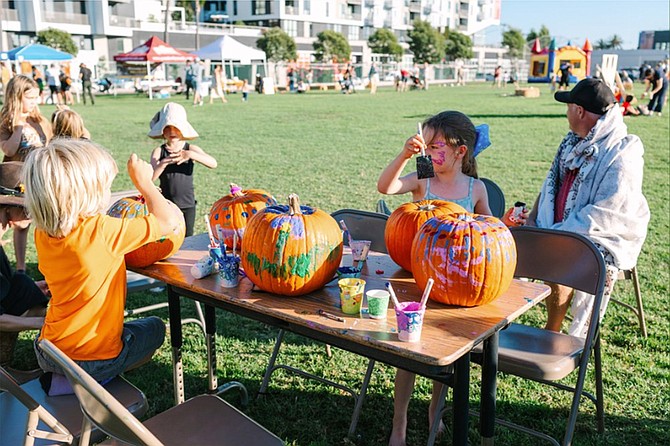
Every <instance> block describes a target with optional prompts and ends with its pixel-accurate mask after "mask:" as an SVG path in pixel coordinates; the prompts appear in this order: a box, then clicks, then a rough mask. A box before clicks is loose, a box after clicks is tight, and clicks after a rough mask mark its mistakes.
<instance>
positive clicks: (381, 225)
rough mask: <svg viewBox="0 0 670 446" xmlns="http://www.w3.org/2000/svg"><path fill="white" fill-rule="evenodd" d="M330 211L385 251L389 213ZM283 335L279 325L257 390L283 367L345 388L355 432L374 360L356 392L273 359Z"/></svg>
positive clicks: (351, 427)
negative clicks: (385, 232)
mask: <svg viewBox="0 0 670 446" xmlns="http://www.w3.org/2000/svg"><path fill="white" fill-rule="evenodd" d="M330 215H331V216H332V217H333V218H334V219H335V220H337V221H338V222H339V221H340V220H344V222H345V223H346V225H347V229H349V232H350V233H351V237H352V238H353V239H358V240H370V241H371V242H372V243H371V245H370V248H371V249H372V250H373V251H379V252H387V251H386V243H385V242H384V229H386V220H388V215H385V214H380V213H377V212H369V211H361V210H357V209H340V210H339V211H335V212H333V213H332V214H330ZM348 242H349V241H348V238H347V237H344V243H345V244H347V243H348ZM283 339H284V330H282V329H280V330H279V333H277V340H276V341H275V346H274V349H273V350H272V355H271V356H270V361H269V362H268V366H267V368H266V369H265V375H264V376H263V382H262V383H261V387H260V389H259V390H258V394H259V395H262V394H264V393H265V392H266V390H267V388H268V385H269V383H270V377H271V376H272V373H273V372H274V371H275V370H277V369H284V370H287V371H289V372H292V373H295V374H297V375H300V376H302V377H305V378H311V379H314V380H317V381H319V382H322V383H324V384H327V385H330V386H332V387H335V388H337V389H340V390H343V391H345V392H348V393H349V394H351V396H352V397H353V398H354V412H353V414H352V416H351V424H350V425H349V436H352V435H353V434H354V432H356V425H357V424H358V417H359V415H360V412H361V408H362V406H363V399H364V398H365V393H366V392H367V388H368V384H369V383H370V377H371V376H372V371H373V369H374V367H375V361H374V360H373V359H370V360H369V361H368V367H367V370H366V372H365V377H364V378H363V383H362V384H361V388H360V390H359V391H358V392H356V391H355V390H354V389H351V388H349V387H346V386H343V385H342V384H339V383H336V382H334V381H331V380H329V379H326V378H323V377H321V376H316V375H314V374H312V373H309V372H305V371H304V370H301V369H298V368H295V367H291V366H289V365H286V364H276V363H275V362H276V360H277V356H278V355H279V348H280V347H281V343H282V341H283ZM326 352H327V354H328V357H330V356H331V355H332V354H331V351H330V345H327V344H326Z"/></svg>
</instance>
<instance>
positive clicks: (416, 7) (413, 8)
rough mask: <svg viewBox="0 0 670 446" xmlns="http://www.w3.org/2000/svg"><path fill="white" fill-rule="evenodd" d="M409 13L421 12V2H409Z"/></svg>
mask: <svg viewBox="0 0 670 446" xmlns="http://www.w3.org/2000/svg"><path fill="white" fill-rule="evenodd" d="M409 12H421V1H420V0H412V1H410V2H409Z"/></svg>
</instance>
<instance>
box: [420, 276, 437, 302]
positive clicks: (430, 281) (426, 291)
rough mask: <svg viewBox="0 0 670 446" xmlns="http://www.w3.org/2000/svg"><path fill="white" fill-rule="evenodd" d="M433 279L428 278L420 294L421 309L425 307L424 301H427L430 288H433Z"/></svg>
mask: <svg viewBox="0 0 670 446" xmlns="http://www.w3.org/2000/svg"><path fill="white" fill-rule="evenodd" d="M434 283H435V281H434V280H433V278H432V277H431V278H430V279H428V283H426V288H424V290H423V295H422V296H421V309H424V308H426V303H427V302H428V295H429V294H430V290H431V289H432V288H433V284H434Z"/></svg>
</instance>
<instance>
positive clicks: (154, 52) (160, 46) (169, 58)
mask: <svg viewBox="0 0 670 446" xmlns="http://www.w3.org/2000/svg"><path fill="white" fill-rule="evenodd" d="M194 59H195V56H194V55H193V54H189V53H187V52H185V51H181V50H178V49H177V48H174V47H172V46H170V45H169V44H167V43H165V42H163V41H162V40H161V39H159V38H158V37H156V36H153V37H151V38H150V39H149V40H147V41H146V42H144V43H143V44H142V45H140V46H138V47H136V48H133V50H132V51H130V52H128V53H122V54H117V55H116V56H114V60H115V61H116V62H119V63H120V66H119V68H121V71H122V72H125V73H126V74H129V75H133V74H134V75H138V74H139V73H138V70H137V68H139V67H141V69H142V71H144V66H145V65H146V72H147V73H146V74H147V76H148V75H149V74H150V73H151V70H152V69H154V68H156V67H157V66H158V65H159V64H161V63H164V62H169V63H178V62H186V61H187V60H194ZM151 96H152V95H151V86H150V87H149V98H151Z"/></svg>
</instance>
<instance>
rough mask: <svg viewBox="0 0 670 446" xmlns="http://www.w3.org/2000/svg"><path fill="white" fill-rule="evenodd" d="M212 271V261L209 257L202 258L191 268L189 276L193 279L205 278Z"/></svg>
mask: <svg viewBox="0 0 670 446" xmlns="http://www.w3.org/2000/svg"><path fill="white" fill-rule="evenodd" d="M213 271H214V260H212V257H211V256H204V257H202V258H201V259H200V260H198V261H197V262H196V263H195V264H194V265H193V266H192V267H191V275H192V276H193V277H194V278H195V279H202V278H203V277H207V276H209V275H210V274H212V272H213Z"/></svg>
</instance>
